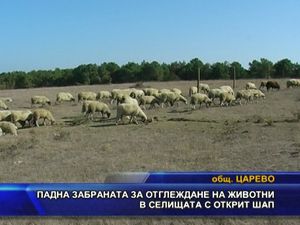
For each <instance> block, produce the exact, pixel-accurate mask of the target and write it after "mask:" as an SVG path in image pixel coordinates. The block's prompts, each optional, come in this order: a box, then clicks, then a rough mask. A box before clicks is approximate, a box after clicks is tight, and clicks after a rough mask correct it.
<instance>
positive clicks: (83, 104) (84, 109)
mask: <svg viewBox="0 0 300 225" xmlns="http://www.w3.org/2000/svg"><path fill="white" fill-rule="evenodd" d="M92 102H96V103H97V102H98V101H92V100H84V101H83V102H82V107H81V112H82V113H83V114H84V115H85V114H86V112H87V110H88V106H89V104H90V103H92Z"/></svg>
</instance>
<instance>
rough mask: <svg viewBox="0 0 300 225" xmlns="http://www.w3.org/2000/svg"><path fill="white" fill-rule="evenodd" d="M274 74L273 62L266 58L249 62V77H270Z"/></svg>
mask: <svg viewBox="0 0 300 225" xmlns="http://www.w3.org/2000/svg"><path fill="white" fill-rule="evenodd" d="M272 75H273V63H272V62H271V61H269V60H267V59H265V58H261V59H260V61H258V60H253V61H252V62H251V63H249V77H251V78H268V77H271V76H272Z"/></svg>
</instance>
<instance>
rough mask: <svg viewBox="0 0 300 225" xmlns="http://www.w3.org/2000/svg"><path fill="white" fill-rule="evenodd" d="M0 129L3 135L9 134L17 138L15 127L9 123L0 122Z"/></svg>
mask: <svg viewBox="0 0 300 225" xmlns="http://www.w3.org/2000/svg"><path fill="white" fill-rule="evenodd" d="M0 128H1V130H2V131H3V133H10V134H12V135H15V136H17V135H18V133H17V130H18V128H17V126H16V125H15V124H13V123H11V122H7V121H2V122H0Z"/></svg>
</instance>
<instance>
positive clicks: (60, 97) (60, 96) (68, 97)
mask: <svg viewBox="0 0 300 225" xmlns="http://www.w3.org/2000/svg"><path fill="white" fill-rule="evenodd" d="M61 102H75V98H74V97H73V95H72V94H71V93H69V92H59V93H57V95H56V103H61Z"/></svg>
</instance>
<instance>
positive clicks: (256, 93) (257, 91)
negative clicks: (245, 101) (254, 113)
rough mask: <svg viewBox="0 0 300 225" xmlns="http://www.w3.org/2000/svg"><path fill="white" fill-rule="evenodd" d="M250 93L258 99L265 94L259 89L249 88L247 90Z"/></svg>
mask: <svg viewBox="0 0 300 225" xmlns="http://www.w3.org/2000/svg"><path fill="white" fill-rule="evenodd" d="M249 91H250V93H251V94H252V96H253V98H255V99H258V98H265V97H266V96H265V94H264V93H263V92H262V91H261V90H254V89H251V90H249Z"/></svg>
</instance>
